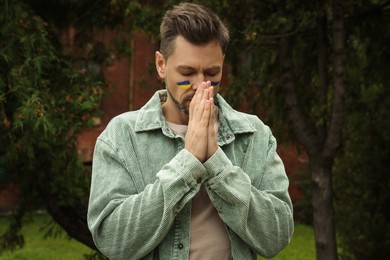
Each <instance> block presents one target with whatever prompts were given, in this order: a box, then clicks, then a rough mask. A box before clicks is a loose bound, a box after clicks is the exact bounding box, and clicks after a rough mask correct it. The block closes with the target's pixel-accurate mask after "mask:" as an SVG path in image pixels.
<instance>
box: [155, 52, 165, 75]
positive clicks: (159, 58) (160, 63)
mask: <svg viewBox="0 0 390 260" xmlns="http://www.w3.org/2000/svg"><path fill="white" fill-rule="evenodd" d="M165 63H166V61H165V58H164V56H163V55H162V54H161V52H159V51H156V69H157V72H158V75H159V76H160V78H162V79H164V78H165Z"/></svg>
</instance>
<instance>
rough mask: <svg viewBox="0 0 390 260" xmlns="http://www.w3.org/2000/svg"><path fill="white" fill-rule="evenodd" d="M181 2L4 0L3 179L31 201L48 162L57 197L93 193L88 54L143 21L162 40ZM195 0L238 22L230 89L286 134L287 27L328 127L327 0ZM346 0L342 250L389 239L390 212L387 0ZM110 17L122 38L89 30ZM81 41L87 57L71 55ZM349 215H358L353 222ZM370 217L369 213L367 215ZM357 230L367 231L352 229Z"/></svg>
mask: <svg viewBox="0 0 390 260" xmlns="http://www.w3.org/2000/svg"><path fill="white" fill-rule="evenodd" d="M179 2H181V1H179V0H167V1H163V0H158V1H136V0H112V1H93V0H83V1H77V0H59V1H45V0H35V1H33V0H25V1H21V0H19V1H16V0H15V1H11V0H0V7H1V8H0V19H1V21H0V22H1V24H2V27H1V31H0V36H1V37H2V39H7V41H1V42H0V66H1V67H0V69H1V78H0V107H1V110H0V117H1V118H0V124H2V125H3V127H1V128H0V131H1V132H0V141H1V147H0V167H1V169H0V180H1V179H4V178H5V176H8V178H10V179H13V180H15V181H17V182H20V184H21V186H22V188H23V189H22V190H23V191H24V193H23V197H25V198H26V199H27V200H26V201H25V202H24V205H25V206H26V205H33V203H30V201H34V198H35V197H34V196H36V195H37V191H38V190H39V181H38V180H40V178H38V177H39V176H38V177H37V172H40V171H41V170H43V169H44V170H45V171H46V173H47V175H45V176H46V177H45V178H46V179H47V177H50V182H49V183H50V186H51V191H52V193H53V194H55V196H58V201H59V203H60V204H63V205H71V204H73V203H75V202H80V201H81V202H82V203H85V198H86V194H87V191H88V189H87V188H85V185H86V184H87V183H88V180H87V179H86V178H85V174H80V173H82V172H83V167H82V165H81V163H80V161H79V159H78V157H77V153H76V152H75V151H76V141H75V136H76V135H77V133H79V132H80V130H81V129H83V128H84V127H86V126H88V125H91V124H93V120H92V119H93V117H94V116H95V115H96V112H97V107H98V104H99V101H100V98H101V94H102V92H101V84H99V83H98V81H97V80H99V79H100V78H99V76H100V75H99V70H96V66H89V64H91V63H90V61H91V59H92V60H94V61H95V62H96V63H92V64H95V65H96V64H98V65H100V64H104V63H110V62H111V61H112V59H114V58H115V57H117V56H116V55H114V54H117V52H118V51H119V54H126V55H128V54H131V49H130V47H128V44H127V40H128V37H129V35H130V36H131V34H132V32H134V31H135V30H143V31H144V32H146V33H147V34H148V35H150V36H151V37H152V38H153V39H154V40H156V41H158V36H157V35H158V29H159V28H158V24H159V21H160V19H161V17H162V15H163V12H162V10H166V9H167V8H168V7H170V6H172V5H173V4H176V3H179ZM194 2H200V3H202V4H204V5H206V6H208V7H210V8H211V9H213V10H215V11H216V12H217V13H218V14H220V16H221V17H222V18H223V19H224V21H225V23H226V24H227V25H228V27H229V29H230V35H231V44H230V46H229V48H228V52H227V56H226V61H227V65H228V66H227V67H228V69H229V73H228V74H229V87H228V88H226V89H224V90H223V92H224V95H225V97H226V98H227V99H228V100H229V101H230V103H232V104H233V106H236V107H238V106H239V105H240V104H242V103H248V107H249V109H250V111H249V112H252V113H256V114H262V115H263V118H262V119H263V120H264V121H266V123H267V124H269V125H271V127H272V129H273V130H274V131H275V132H276V135H277V137H278V140H279V141H282V142H283V141H284V140H285V139H294V136H293V135H292V134H291V133H292V129H291V125H290V124H289V123H288V122H287V114H288V112H289V111H287V110H286V104H285V100H284V95H283V87H282V71H281V70H280V62H281V54H280V51H279V49H280V39H281V38H283V37H284V38H285V37H286V36H288V38H289V39H290V40H291V49H292V58H293V63H294V68H293V70H294V75H295V76H296V78H295V81H296V82H297V91H298V93H297V94H298V95H297V96H298V99H299V100H298V101H299V104H298V105H299V106H300V110H301V111H303V114H304V117H305V118H306V119H307V121H308V122H310V124H311V125H312V126H313V128H315V129H316V131H317V133H319V134H321V131H322V130H323V129H325V128H326V127H328V125H329V123H330V118H331V117H330V115H331V111H332V103H331V96H332V94H333V92H332V91H333V85H332V84H333V82H332V80H333V79H332V77H329V76H328V75H331V74H332V73H333V69H334V68H333V65H332V59H333V57H334V56H333V55H332V53H331V49H332V48H331V46H330V44H331V42H332V39H333V38H332V37H333V36H332V33H331V32H330V31H325V33H324V35H325V37H324V39H322V40H321V39H318V31H317V30H318V28H319V26H318V25H319V24H321V23H323V24H324V28H325V29H326V28H330V24H331V19H332V8H331V5H330V2H329V1H312V2H308V1H301V0H300V1H293V0H286V1H276V0H273V1H256V0H243V1H226V0H204V1H194ZM345 5H346V8H345V9H346V10H347V12H346V13H345V19H346V22H347V26H346V30H347V48H348V50H347V86H348V89H347V95H346V96H345V98H346V100H347V104H348V112H349V115H348V117H347V128H346V129H345V130H344V145H345V151H344V153H343V154H342V157H340V159H339V160H338V162H337V165H336V167H335V170H336V174H335V176H336V178H337V179H336V185H337V186H336V187H337V188H336V191H337V193H336V195H337V203H336V206H337V209H338V217H339V221H342V222H341V225H339V229H340V234H339V235H340V239H341V241H342V245H343V247H344V252H347V253H350V254H351V255H363V254H361V252H360V251H357V249H362V250H365V249H366V248H370V247H371V245H376V243H377V244H378V245H382V244H381V242H379V241H378V240H375V238H374V237H375V236H376V237H377V238H381V239H382V240H383V241H388V240H386V239H387V238H386V237H383V236H379V235H377V234H376V233H375V232H376V231H377V230H380V229H376V228H374V227H375V226H374V222H373V221H374V220H375V221H379V223H385V222H384V221H387V222H388V215H386V214H388V213H386V211H384V207H383V205H386V203H388V200H387V199H388V196H387V195H386V189H385V187H386V185H388V179H386V176H387V175H388V174H386V172H385V170H386V168H385V167H379V166H381V165H382V166H383V165H385V163H386V160H385V159H384V158H388V141H389V136H388V135H389V133H390V132H389V130H388V126H389V124H388V120H387V119H388V112H387V108H388V103H387V102H388V101H386V99H385V97H386V95H388V94H389V93H388V90H387V89H388V88H387V87H388V79H387V78H386V75H387V71H386V68H388V65H387V62H386V61H387V60H388V59H389V57H388V50H387V49H386V47H387V42H389V37H388V31H389V29H388V24H389V23H388V22H386V20H385V19H386V18H388V15H389V14H388V12H389V1H386V0H369V1H362V0H358V1H345ZM382 19H383V20H382ZM69 27H77V32H76V35H75V40H74V46H73V47H72V48H71V49H70V48H68V47H69V46H62V45H61V44H60V42H59V40H58V39H59V38H60V36H61V34H62V33H63V32H64V30H66V29H68V28H69ZM106 27H109V28H111V29H113V30H116V32H117V38H116V39H115V40H114V41H112V42H111V43H110V44H109V45H108V46H106V45H104V44H103V43H102V42H98V41H96V40H94V39H93V35H94V34H95V33H96V31H97V30H103V29H104V28H106ZM384 36H385V37H384ZM319 42H324V43H325V50H326V51H325V53H324V55H325V61H326V64H330V65H329V66H327V67H326V68H325V70H324V71H322V73H324V74H326V76H325V77H324V78H326V79H327V80H328V82H326V85H328V86H329V89H328V90H327V91H325V93H327V94H326V95H323V94H324V91H323V90H322V88H321V85H322V84H323V82H321V77H320V72H319V71H320V68H319V67H320V65H319V64H318V56H319V55H320V54H319ZM86 49H88V50H89V51H88V52H86V51H85V50H86ZM75 53H76V54H77V55H78V57H80V56H82V57H83V58H84V59H83V60H82V61H80V60H75V58H74V56H72V55H74V54H75ZM113 53H114V54H113ZM89 68H91V69H89ZM94 68H95V69H94ZM96 71H97V73H96ZM367 111H368V112H367ZM370 115H376V118H377V120H373V118H370V119H369V120H368V119H367V117H368V116H370ZM362 136H364V137H367V140H365V142H362V141H361V137H362ZM379 158H381V160H382V161H380V159H379ZM381 163H382V164H381ZM346 180H348V181H346ZM82 187H83V188H82ZM387 187H388V186H387ZM362 193H363V194H364V195H365V196H364V198H367V199H365V200H364V201H363V200H358V199H359V197H358V196H355V195H354V194H359V196H360V197H361V194H362ZM33 195H34V196H33ZM80 198H83V199H81V200H80ZM372 198H375V199H372ZM348 199H350V200H348ZM25 206H23V205H22V207H21V208H20V212H22V213H23V211H24V208H23V207H25ZM352 206H353V207H352ZM367 208H368V209H370V210H366V209H367ZM363 209H364V210H363ZM356 212H359V214H358V213H356ZM361 214H364V216H363V215H361ZM22 215H23V214H22ZM349 219H352V220H354V221H351V222H348V221H349ZM347 220H348V221H347ZM363 220H364V221H366V222H365V223H367V225H363ZM15 223H16V225H14V226H15V227H18V226H19V225H18V224H17V223H18V222H15ZM346 223H351V225H347V224H346ZM384 225H385V224H383V225H382V228H383V227H384ZM356 226H362V227H363V228H362V229H358V228H355V227H356ZM354 228H355V229H354ZM17 229H19V228H17ZM382 230H388V229H384V228H383V229H382ZM370 232H371V233H370ZM15 234H18V233H17V232H16V233H15ZM384 234H385V233H384V232H383V233H382V235H384ZM352 236H354V237H356V238H358V239H359V240H352V239H350V238H351V237H352ZM19 241H21V240H19ZM369 241H376V242H375V243H371V242H369ZM350 242H351V243H350ZM354 243H355V244H356V247H355V248H353V244H354ZM384 243H387V242H384ZM373 248H374V246H372V247H371V249H372V250H373ZM372 250H367V256H368V257H367V258H370V257H369V256H373V255H374V253H373V252H372ZM369 254H371V255H369Z"/></svg>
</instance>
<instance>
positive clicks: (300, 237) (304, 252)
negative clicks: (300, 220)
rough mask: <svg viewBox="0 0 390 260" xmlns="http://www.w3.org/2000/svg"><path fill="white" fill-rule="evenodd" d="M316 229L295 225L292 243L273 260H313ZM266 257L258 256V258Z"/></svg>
mask: <svg viewBox="0 0 390 260" xmlns="http://www.w3.org/2000/svg"><path fill="white" fill-rule="evenodd" d="M315 258H316V255H315V243H314V231H313V228H312V227H311V226H306V225H302V224H296V225H295V231H294V235H293V237H292V239H291V242H290V244H289V245H288V246H287V247H286V248H284V249H283V250H282V251H281V252H280V253H279V254H278V255H277V256H274V257H272V258H271V259H272V260H312V259H315ZM263 259H266V258H263V257H258V260H263Z"/></svg>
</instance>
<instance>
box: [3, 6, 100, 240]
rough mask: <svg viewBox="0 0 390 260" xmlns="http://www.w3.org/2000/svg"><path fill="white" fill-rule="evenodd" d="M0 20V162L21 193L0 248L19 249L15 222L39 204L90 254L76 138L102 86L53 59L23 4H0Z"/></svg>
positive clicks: (64, 60) (89, 121) (40, 26)
mask: <svg viewBox="0 0 390 260" xmlns="http://www.w3.org/2000/svg"><path fill="white" fill-rule="evenodd" d="M0 20H1V31H0V35H1V38H2V39H3V40H2V41H1V43H0V68H1V75H0V122H1V124H2V127H1V128H0V141H1V146H0V156H1V158H2V160H3V161H4V162H5V163H4V164H3V165H2V166H3V167H4V168H5V169H2V172H3V174H4V172H5V173H6V174H7V177H8V178H9V179H10V180H13V181H15V182H17V183H18V184H19V185H20V188H21V199H20V203H19V205H18V210H17V212H16V214H15V218H14V220H13V222H12V223H11V225H10V227H9V229H8V231H6V233H5V234H3V236H2V239H1V243H0V246H2V247H7V246H8V247H11V248H14V247H16V246H21V245H23V242H24V240H23V236H22V234H21V233H20V232H21V220H22V217H23V215H24V213H25V212H26V211H27V210H31V209H34V207H36V206H37V202H36V201H37V198H40V201H41V203H44V205H45V206H46V208H47V210H48V212H49V213H50V214H51V215H52V216H53V218H54V219H55V220H56V221H57V222H58V223H59V224H60V225H61V226H62V227H63V228H64V229H65V230H66V231H67V232H68V233H69V234H70V235H71V236H73V237H75V238H76V239H78V240H79V241H81V242H83V243H85V244H87V245H89V246H90V247H92V248H94V244H93V241H92V239H91V237H90V235H89V231H88V228H87V226H86V207H85V205H86V198H88V185H89V181H88V176H87V173H86V171H85V168H84V166H83V164H82V162H81V160H80V159H79V158H78V154H77V143H76V137H77V134H78V133H79V132H80V131H81V130H82V129H83V128H85V127H88V126H92V125H93V122H94V121H93V119H94V116H97V115H98V111H99V110H98V106H99V102H100V99H101V96H102V83H101V82H100V81H99V80H98V79H97V78H96V77H95V76H96V75H95V76H94V77H91V76H93V75H92V74H91V73H90V71H88V68H85V67H81V66H79V67H78V64H76V63H72V59H70V58H69V57H66V56H64V55H63V54H61V52H59V51H58V46H59V45H57V46H56V44H57V43H56V41H55V40H53V39H52V38H51V35H50V34H49V32H48V31H49V28H48V26H49V25H48V24H47V23H46V22H45V21H43V20H42V19H41V18H40V17H39V16H37V15H35V14H34V12H33V11H32V10H31V8H30V7H29V6H28V5H26V4H25V3H23V2H21V1H2V2H1V8H0ZM4 39H6V40H4Z"/></svg>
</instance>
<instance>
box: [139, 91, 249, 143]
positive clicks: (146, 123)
mask: <svg viewBox="0 0 390 260" xmlns="http://www.w3.org/2000/svg"><path fill="white" fill-rule="evenodd" d="M166 98H167V91H166V90H159V91H156V93H155V94H154V95H153V96H152V98H151V99H150V100H149V101H148V102H147V103H146V104H145V105H144V106H143V107H142V108H141V109H140V111H139V114H138V117H137V120H136V123H135V129H134V130H135V132H143V131H150V130H155V129H159V128H161V129H162V131H163V133H164V134H165V135H167V136H169V137H174V136H175V135H174V134H173V132H172V131H171V130H170V129H169V127H168V125H167V123H166V121H165V117H164V115H163V112H162V109H161V104H162V103H164V102H165V101H166ZM216 103H217V105H218V106H219V109H220V113H219V133H218V144H219V145H223V144H227V143H230V142H232V141H233V140H234V139H235V135H236V134H241V133H253V132H256V129H255V127H254V126H253V124H252V123H251V122H250V121H249V120H248V119H247V117H246V116H244V115H243V113H241V112H238V111H236V110H234V109H233V108H232V107H231V106H230V105H229V104H228V103H227V102H226V101H225V100H224V99H223V98H222V96H221V95H219V94H217V96H216Z"/></svg>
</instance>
